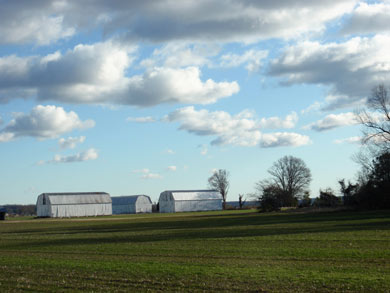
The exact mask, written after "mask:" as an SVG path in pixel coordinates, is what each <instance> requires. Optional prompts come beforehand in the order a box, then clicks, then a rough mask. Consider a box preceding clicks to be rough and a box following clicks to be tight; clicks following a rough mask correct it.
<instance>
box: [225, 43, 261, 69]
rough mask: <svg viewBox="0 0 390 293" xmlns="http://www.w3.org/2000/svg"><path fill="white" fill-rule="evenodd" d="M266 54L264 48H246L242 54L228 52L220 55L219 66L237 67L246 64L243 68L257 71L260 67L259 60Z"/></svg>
mask: <svg viewBox="0 0 390 293" xmlns="http://www.w3.org/2000/svg"><path fill="white" fill-rule="evenodd" d="M267 56H268V52H267V51H264V50H254V49H252V50H248V51H245V52H244V53H243V54H242V55H238V54H234V53H229V54H225V55H222V56H221V57H220V59H221V62H220V66H222V67H238V66H240V65H242V64H246V66H245V68H246V69H247V70H248V71H249V72H258V71H259V70H260V68H261V65H262V64H261V62H262V60H263V59H265V58H266V57H267Z"/></svg>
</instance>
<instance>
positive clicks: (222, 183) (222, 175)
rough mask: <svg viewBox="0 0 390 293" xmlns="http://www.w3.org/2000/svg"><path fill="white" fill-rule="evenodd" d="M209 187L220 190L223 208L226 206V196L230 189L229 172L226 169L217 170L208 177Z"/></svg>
mask: <svg viewBox="0 0 390 293" xmlns="http://www.w3.org/2000/svg"><path fill="white" fill-rule="evenodd" d="M208 181H209V187H210V188H212V189H215V190H218V191H219V193H220V194H221V196H222V202H223V208H224V209H225V207H226V196H227V194H228V191H229V185H230V183H229V172H228V171H226V170H224V169H219V170H218V171H215V172H214V173H213V175H211V177H210V178H209V179H208Z"/></svg>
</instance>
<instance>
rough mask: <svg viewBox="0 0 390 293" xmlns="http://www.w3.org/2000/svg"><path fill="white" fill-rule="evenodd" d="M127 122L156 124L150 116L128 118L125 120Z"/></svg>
mask: <svg viewBox="0 0 390 293" xmlns="http://www.w3.org/2000/svg"><path fill="white" fill-rule="evenodd" d="M126 121H128V122H136V123H151V122H156V119H154V118H153V117H151V116H146V117H128V118H127V119H126Z"/></svg>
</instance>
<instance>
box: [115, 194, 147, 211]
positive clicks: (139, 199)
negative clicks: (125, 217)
mask: <svg viewBox="0 0 390 293" xmlns="http://www.w3.org/2000/svg"><path fill="white" fill-rule="evenodd" d="M111 200H112V213H113V214H116V215H117V214H137V213H151V212H152V201H151V199H150V197H149V196H147V195H128V196H115V197H111Z"/></svg>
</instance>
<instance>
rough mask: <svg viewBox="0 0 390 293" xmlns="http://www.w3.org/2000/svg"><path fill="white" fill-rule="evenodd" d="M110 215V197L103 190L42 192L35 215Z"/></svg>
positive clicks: (60, 216) (51, 216)
mask: <svg viewBox="0 0 390 293" xmlns="http://www.w3.org/2000/svg"><path fill="white" fill-rule="evenodd" d="M103 215H112V204H111V197H110V195H109V194H108V193H105V192H79V193H42V194H40V195H39V196H38V199H37V216H38V217H50V218H64V217H87V216H103Z"/></svg>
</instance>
